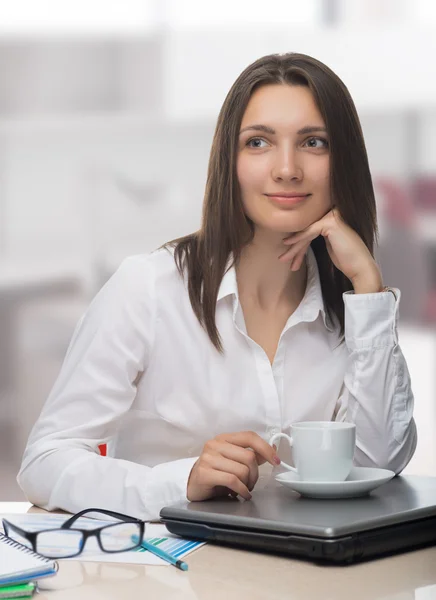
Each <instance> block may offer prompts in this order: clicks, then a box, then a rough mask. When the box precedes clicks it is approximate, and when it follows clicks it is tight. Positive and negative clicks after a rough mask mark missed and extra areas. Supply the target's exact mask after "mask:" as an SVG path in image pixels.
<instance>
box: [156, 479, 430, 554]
mask: <svg viewBox="0 0 436 600" xmlns="http://www.w3.org/2000/svg"><path fill="white" fill-rule="evenodd" d="M160 515H161V518H162V520H163V522H164V523H165V525H166V526H167V528H168V529H169V531H170V532H172V533H175V534H178V535H182V536H184V537H188V538H189V537H192V538H195V539H199V540H205V541H207V542H216V543H222V544H229V545H235V546H242V547H245V548H251V549H255V550H260V551H273V552H280V553H285V554H289V555H291V556H295V557H300V558H306V559H309V560H314V561H320V562H337V563H341V562H344V563H347V562H355V561H361V560H366V559H369V558H375V557H377V556H382V555H385V554H390V553H396V552H401V551H406V550H412V549H415V548H419V547H424V546H428V545H435V544H436V477H423V476H419V475H402V476H399V477H394V478H393V479H391V481H389V482H388V483H386V484H384V485H382V486H380V487H379V488H377V489H376V490H374V491H373V492H372V493H371V494H369V495H368V496H365V497H362V498H351V499H335V500H332V499H329V500H326V499H323V500H316V499H313V498H303V497H302V496H300V495H299V494H297V493H296V492H290V491H289V490H287V489H286V488H284V487H282V486H280V485H279V484H271V486H270V487H267V488H265V489H260V490H258V491H256V490H254V492H253V497H252V500H249V501H247V502H244V501H240V500H237V499H235V498H233V499H232V498H216V499H214V500H206V501H203V502H186V501H185V502H182V503H180V504H177V505H173V506H167V507H165V508H163V509H162V510H161V513H160Z"/></svg>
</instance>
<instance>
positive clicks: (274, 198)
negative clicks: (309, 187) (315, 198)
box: [265, 193, 310, 206]
mask: <svg viewBox="0 0 436 600" xmlns="http://www.w3.org/2000/svg"><path fill="white" fill-rule="evenodd" d="M265 195H266V196H267V198H269V200H271V202H273V203H274V204H276V205H278V206H294V205H295V204H300V203H301V202H303V201H304V200H305V199H306V198H308V197H309V196H310V194H291V193H289V194H265Z"/></svg>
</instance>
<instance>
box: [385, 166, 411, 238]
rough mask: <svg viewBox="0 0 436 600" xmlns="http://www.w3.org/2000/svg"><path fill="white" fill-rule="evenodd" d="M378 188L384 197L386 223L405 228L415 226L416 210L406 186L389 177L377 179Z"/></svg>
mask: <svg viewBox="0 0 436 600" xmlns="http://www.w3.org/2000/svg"><path fill="white" fill-rule="evenodd" d="M376 185H377V188H378V189H379V190H380V192H381V193H382V195H383V202H382V205H381V210H382V212H383V214H384V216H385V218H386V221H388V222H389V223H393V224H396V225H400V226H402V227H405V228H406V229H407V228H409V227H411V226H412V225H413V222H414V219H415V213H416V209H415V207H414V204H413V201H412V198H411V196H410V194H409V193H408V191H407V190H405V189H404V186H402V185H400V184H399V183H398V182H396V181H394V180H393V179H390V178H388V177H378V178H377V179H376Z"/></svg>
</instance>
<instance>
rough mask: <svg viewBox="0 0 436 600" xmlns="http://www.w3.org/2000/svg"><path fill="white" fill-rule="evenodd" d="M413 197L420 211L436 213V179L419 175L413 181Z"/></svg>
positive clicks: (431, 176)
mask: <svg viewBox="0 0 436 600" xmlns="http://www.w3.org/2000/svg"><path fill="white" fill-rule="evenodd" d="M412 196H413V202H414V204H415V206H417V207H418V208H419V209H420V210H426V211H432V212H434V211H436V177H435V176H434V175H418V176H416V177H415V179H414V181H412Z"/></svg>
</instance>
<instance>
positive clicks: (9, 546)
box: [0, 533, 58, 586]
mask: <svg viewBox="0 0 436 600" xmlns="http://www.w3.org/2000/svg"><path fill="white" fill-rule="evenodd" d="M57 570H58V563H57V562H56V561H54V560H50V559H49V558H44V557H43V556H41V555H40V554H36V553H35V552H33V550H30V548H27V547H26V546H23V544H20V543H19V542H17V541H15V540H12V539H11V538H9V537H7V536H5V535H3V534H2V533H0V586H2V585H8V584H14V583H24V582H26V581H31V580H33V579H40V578H42V577H48V576H49V575H54V574H55V573H56V572H57Z"/></svg>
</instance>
